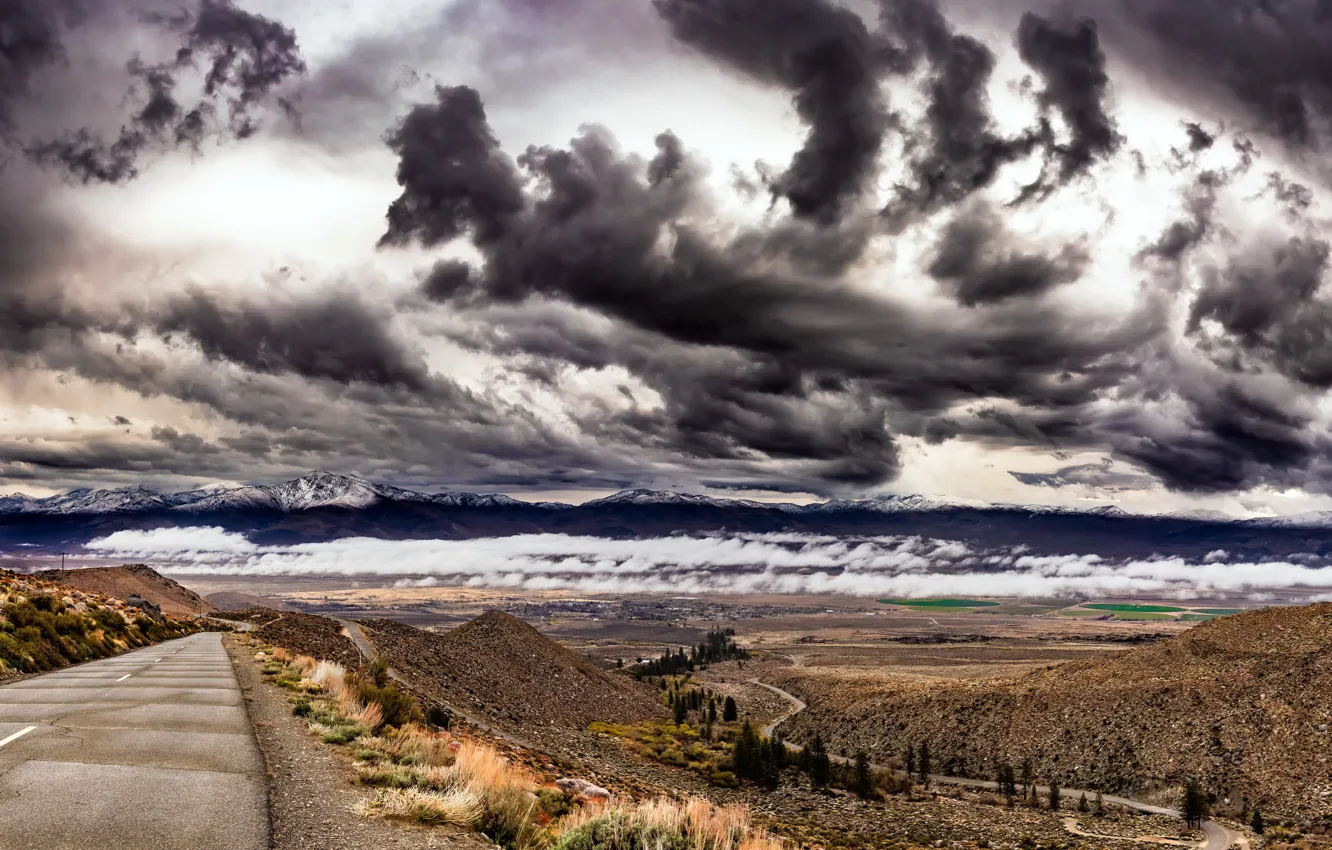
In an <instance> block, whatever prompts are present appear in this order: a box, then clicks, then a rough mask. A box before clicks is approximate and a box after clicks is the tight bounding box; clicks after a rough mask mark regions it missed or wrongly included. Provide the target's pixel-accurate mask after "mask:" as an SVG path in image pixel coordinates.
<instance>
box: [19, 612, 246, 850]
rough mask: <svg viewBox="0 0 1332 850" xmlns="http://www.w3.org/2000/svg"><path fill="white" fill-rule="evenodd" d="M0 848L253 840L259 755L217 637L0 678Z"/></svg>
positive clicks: (155, 846)
mask: <svg viewBox="0 0 1332 850" xmlns="http://www.w3.org/2000/svg"><path fill="white" fill-rule="evenodd" d="M0 846H2V847H3V848H4V850H54V848H60V850H131V848H133V850H263V848H266V847H268V791H267V785H266V777H265V768H264V762H263V757H262V756H261V755H260V754H259V747H258V745H257V744H256V743H255V739H254V730H253V729H252V728H251V726H250V720H249V717H248V716H247V714H246V712H245V705H244V702H243V701H242V698H241V691H240V685H239V684H238V683H237V681H236V674H235V672H234V671H233V669H232V666H231V661H230V659H229V658H228V657H227V653H226V651H225V650H224V649H223V647H222V637H221V635H218V634H215V633H205V634H197V635H191V636H190V637H186V638H181V639H179V640H174V641H168V642H167V643H163V644H159V645H157V646H154V647H149V648H147V649H139V650H135V651H134V652H129V653H126V654H124V655H121V656H118V657H116V658H109V659H106V660H103V661H93V662H90V663H88V664H83V665H80V666H78V667H71V668H69V669H66V670H60V671H57V672H54V673H48V674H46V675H44V676H38V677H35V678H32V679H26V680H24V681H22V682H18V683H16V684H13V685H8V686H6V687H3V688H0Z"/></svg>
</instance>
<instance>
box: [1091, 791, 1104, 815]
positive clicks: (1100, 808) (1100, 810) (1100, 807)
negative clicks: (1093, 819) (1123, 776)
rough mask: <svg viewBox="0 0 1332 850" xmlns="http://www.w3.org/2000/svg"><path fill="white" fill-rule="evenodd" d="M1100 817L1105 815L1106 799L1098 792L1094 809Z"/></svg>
mask: <svg viewBox="0 0 1332 850" xmlns="http://www.w3.org/2000/svg"><path fill="white" fill-rule="evenodd" d="M1092 811H1093V812H1094V813H1095V815H1096V816H1097V817H1098V818H1099V817H1104V816H1105V800H1104V799H1102V797H1101V792H1100V791H1097V792H1096V807H1095V808H1094V809H1093V810H1092Z"/></svg>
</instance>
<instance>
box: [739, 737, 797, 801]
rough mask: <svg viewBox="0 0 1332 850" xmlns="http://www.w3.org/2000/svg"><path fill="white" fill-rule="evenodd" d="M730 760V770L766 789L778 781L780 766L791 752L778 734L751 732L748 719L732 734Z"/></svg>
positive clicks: (780, 775)
mask: <svg viewBox="0 0 1332 850" xmlns="http://www.w3.org/2000/svg"><path fill="white" fill-rule="evenodd" d="M734 747H735V748H734V750H732V755H731V757H732V760H733V761H734V765H735V766H734V773H735V775H736V776H737V777H739V778H740V779H744V780H748V781H750V782H753V783H755V784H756V785H761V786H762V787H764V788H767V789H769V790H771V789H774V788H776V787H777V785H778V784H779V783H780V782H781V778H782V768H784V767H786V765H787V764H789V763H790V761H791V751H790V750H788V749H787V747H786V742H785V741H783V740H782V738H781V736H780V735H777V736H774V737H772V738H766V737H764V736H762V735H760V734H759V733H758V732H755V731H754V727H753V725H751V724H750V722H749V721H748V720H746V721H745V725H744V726H742V727H741V728H740V734H739V735H737V736H736V739H735V745H734Z"/></svg>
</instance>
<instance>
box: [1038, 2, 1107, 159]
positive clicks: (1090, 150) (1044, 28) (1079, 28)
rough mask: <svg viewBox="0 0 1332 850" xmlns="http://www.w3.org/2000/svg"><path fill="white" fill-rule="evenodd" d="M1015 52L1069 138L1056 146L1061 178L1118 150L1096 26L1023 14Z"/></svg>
mask: <svg viewBox="0 0 1332 850" xmlns="http://www.w3.org/2000/svg"><path fill="white" fill-rule="evenodd" d="M1017 48H1018V54H1019V55H1020V56H1021V57H1022V61H1024V62H1026V63H1027V64H1028V65H1030V66H1031V67H1032V68H1033V69H1035V71H1036V73H1037V74H1038V75H1039V76H1040V77H1041V79H1042V81H1043V82H1044V84H1045V87H1044V89H1043V90H1042V91H1041V93H1040V95H1039V99H1040V102H1041V105H1042V106H1043V107H1045V108H1046V109H1050V110H1053V111H1055V112H1057V113H1058V114H1059V115H1060V116H1061V117H1062V118H1063V121H1064V124H1065V125H1067V128H1068V132H1069V134H1070V140H1069V142H1068V143H1067V144H1064V145H1055V146H1054V150H1055V151H1056V152H1057V153H1058V154H1059V158H1060V163H1059V176H1060V179H1061V180H1063V181H1067V180H1069V179H1072V178H1074V177H1077V176H1078V175H1081V174H1083V173H1085V172H1086V170H1087V169H1088V167H1090V166H1091V164H1092V163H1093V162H1094V161H1095V160H1096V159H1097V158H1098V157H1103V156H1108V155H1110V154H1113V153H1114V152H1115V151H1117V150H1118V149H1119V147H1120V145H1121V144H1122V143H1123V138H1122V137H1121V136H1120V134H1119V131H1118V130H1117V129H1116V125H1115V121H1114V119H1113V118H1112V117H1111V116H1110V114H1109V113H1108V111H1107V108H1106V92H1107V89H1108V88H1109V85H1110V77H1109V76H1108V75H1107V73H1106V70H1105V52H1104V51H1103V50H1102V49H1101V42H1100V36H1099V33H1098V30H1097V26H1096V21H1095V20H1093V19H1091V18H1082V19H1077V20H1051V19H1048V18H1044V17H1042V16H1040V15H1038V14H1035V13H1033V12H1027V13H1025V14H1024V15H1023V16H1022V20H1021V21H1020V23H1019V24H1018V30H1017Z"/></svg>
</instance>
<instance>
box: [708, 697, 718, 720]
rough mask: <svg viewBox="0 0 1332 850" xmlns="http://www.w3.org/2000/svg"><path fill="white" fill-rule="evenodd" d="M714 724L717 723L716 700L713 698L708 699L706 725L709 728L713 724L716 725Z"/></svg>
mask: <svg viewBox="0 0 1332 850" xmlns="http://www.w3.org/2000/svg"><path fill="white" fill-rule="evenodd" d="M716 722H717V700H716V699H714V698H709V699H708V725H709V726H711V725H712V724H713V723H716Z"/></svg>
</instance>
